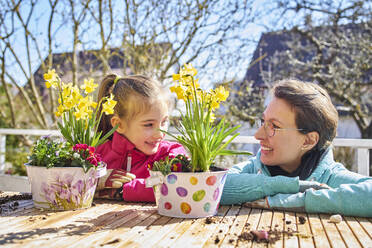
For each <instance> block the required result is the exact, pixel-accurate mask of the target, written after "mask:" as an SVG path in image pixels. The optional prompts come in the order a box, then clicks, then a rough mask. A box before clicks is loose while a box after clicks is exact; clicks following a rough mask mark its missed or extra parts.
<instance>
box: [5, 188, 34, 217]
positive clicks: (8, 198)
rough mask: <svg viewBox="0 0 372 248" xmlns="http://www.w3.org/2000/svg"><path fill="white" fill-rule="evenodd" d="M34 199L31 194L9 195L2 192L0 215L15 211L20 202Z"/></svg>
mask: <svg viewBox="0 0 372 248" xmlns="http://www.w3.org/2000/svg"><path fill="white" fill-rule="evenodd" d="M30 199H32V195H31V193H9V192H3V191H0V213H2V212H3V211H14V210H16V209H17V208H18V206H19V203H18V201H21V200H30Z"/></svg>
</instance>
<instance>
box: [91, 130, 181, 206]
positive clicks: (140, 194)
mask: <svg viewBox="0 0 372 248" xmlns="http://www.w3.org/2000/svg"><path fill="white" fill-rule="evenodd" d="M97 153H99V154H100V155H101V156H102V160H103V161H104V162H106V163H107V169H123V170H128V168H127V164H128V157H131V163H130V164H131V168H130V172H131V173H133V174H135V175H136V177H137V178H136V179H134V180H133V181H131V182H129V183H126V184H124V186H123V199H124V200H125V201H136V202H139V201H141V202H155V197H154V191H153V189H152V188H146V187H145V178H147V177H149V176H150V173H149V171H148V167H147V165H148V164H152V163H153V162H154V161H157V160H160V159H163V158H165V157H166V156H168V155H169V154H174V155H177V154H186V151H185V149H184V148H183V146H182V145H180V144H178V143H175V142H169V141H162V142H161V143H160V145H159V149H158V152H157V153H155V154H153V155H146V154H144V153H142V152H141V151H139V150H137V149H136V148H135V146H134V145H133V144H132V143H131V142H130V141H129V140H128V139H127V138H125V137H124V136H122V135H120V134H119V133H117V132H114V135H113V138H112V140H108V141H107V142H105V143H104V144H102V145H99V146H98V147H97ZM129 160H130V158H129Z"/></svg>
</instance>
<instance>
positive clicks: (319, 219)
mask: <svg viewBox="0 0 372 248" xmlns="http://www.w3.org/2000/svg"><path fill="white" fill-rule="evenodd" d="M18 202H19V205H18V208H15V209H13V208H12V209H10V208H7V206H5V205H4V204H2V205H1V209H6V210H7V211H3V212H1V217H0V246H1V247H11V248H18V247H19V248H21V247H22V248H23V247H28V248H39V247H59V248H60V247H61V248H64V247H66V248H67V247H69V248H70V247H79V248H86V247H113V248H115V247H117V248H118V247H145V248H146V247H151V248H152V247H185V246H187V247H270V248H282V247H285V248H288V247H290V248H292V247H301V248H313V247H317V248H319V247H321V248H323V247H337V248H338V247H353V248H354V247H363V248H372V221H371V220H372V218H361V217H348V216H343V221H342V222H340V223H338V224H334V223H330V222H329V218H330V216H331V215H328V214H320V215H318V214H305V213H294V212H283V211H272V210H263V209H256V208H248V207H245V206H240V205H238V206H237V205H235V206H221V207H220V208H219V209H218V213H217V215H216V216H213V217H210V218H200V219H182V218H172V217H168V216H161V215H159V214H158V213H157V208H156V206H155V205H154V204H145V203H127V202H118V201H108V200H99V201H95V206H92V207H91V208H87V209H80V210H76V211H41V210H39V209H36V208H33V207H32V206H33V205H32V200H20V201H18ZM8 203H9V202H8ZM8 203H6V204H8ZM9 204H10V203H9ZM8 210H9V211H8ZM300 216H303V217H304V218H305V219H306V222H305V223H303V224H301V223H299V217H300ZM286 222H287V223H286ZM288 228H290V230H289V231H288ZM252 230H266V231H269V230H271V231H273V230H276V232H277V233H278V234H279V238H280V239H279V240H277V241H276V242H274V241H273V243H271V244H267V243H258V242H257V241H253V240H251V238H252V236H251V233H250V232H251V231H252ZM291 234H292V235H291ZM270 237H273V235H272V234H271V236H270Z"/></svg>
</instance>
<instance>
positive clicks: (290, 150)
mask: <svg viewBox="0 0 372 248" xmlns="http://www.w3.org/2000/svg"><path fill="white" fill-rule="evenodd" d="M262 119H263V121H264V122H265V123H266V125H262V126H261V127H260V128H259V129H258V130H257V132H256V133H255V137H256V139H257V140H259V141H260V145H261V162H262V163H263V164H265V165H267V166H271V165H278V166H280V167H281V168H282V169H283V170H285V171H287V172H292V171H294V170H296V169H297V168H298V166H299V165H300V163H301V157H302V155H303V154H304V153H305V152H306V151H304V150H303V149H301V148H302V147H303V145H304V143H305V141H306V135H304V134H302V133H300V132H299V131H298V130H296V129H297V126H296V122H295V110H294V108H293V107H292V106H291V105H290V104H289V103H287V102H286V101H285V100H283V99H280V98H276V97H274V98H273V100H272V101H271V102H270V103H269V105H268V106H267V108H266V110H265V112H264V113H263V116H262ZM267 122H269V123H272V124H273V127H274V128H275V133H274V135H273V136H272V137H269V135H270V132H269V130H268V129H269V128H268V127H267V128H266V129H267V131H265V128H264V126H267V124H268V123H267ZM277 128H279V129H277ZM280 128H283V129H282V130H280Z"/></svg>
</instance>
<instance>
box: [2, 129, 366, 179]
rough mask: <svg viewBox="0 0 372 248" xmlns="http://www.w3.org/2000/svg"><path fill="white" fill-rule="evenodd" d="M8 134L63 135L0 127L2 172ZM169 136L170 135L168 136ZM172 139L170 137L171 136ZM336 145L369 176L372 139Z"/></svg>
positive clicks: (247, 140)
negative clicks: (348, 149) (348, 150)
mask: <svg viewBox="0 0 372 248" xmlns="http://www.w3.org/2000/svg"><path fill="white" fill-rule="evenodd" d="M7 135H31V136H44V135H50V136H61V133H60V132H59V131H58V130H40V129H6V128H3V129H1V128H0V173H4V168H5V154H6V136H7ZM168 138H169V137H168ZM169 139H170V138H169ZM233 143H238V144H258V143H259V142H258V141H257V140H256V139H255V138H254V137H253V136H238V137H236V138H235V139H234V141H233ZM333 145H334V146H335V147H351V148H355V149H356V156H357V160H356V161H357V165H356V166H353V168H355V170H356V172H358V173H359V174H362V175H366V176H369V167H370V164H369V152H370V151H369V150H370V149H372V139H342V138H336V139H335V140H334V141H333Z"/></svg>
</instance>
